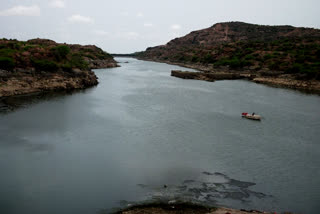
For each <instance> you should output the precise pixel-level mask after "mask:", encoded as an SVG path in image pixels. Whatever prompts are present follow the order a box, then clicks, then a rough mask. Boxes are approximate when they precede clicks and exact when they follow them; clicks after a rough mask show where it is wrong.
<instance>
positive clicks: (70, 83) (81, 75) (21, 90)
mask: <svg viewBox="0 0 320 214" xmlns="http://www.w3.org/2000/svg"><path fill="white" fill-rule="evenodd" d="M0 84H1V85H0V97H8V96H14V95H21V94H30V93H37V92H48V91H71V90H75V89H84V88H88V87H91V86H95V85H97V84H98V79H97V77H96V75H95V74H94V73H93V72H92V71H80V70H74V71H73V72H69V73H65V72H55V73H46V72H43V73H37V74H33V73H30V72H28V71H20V72H16V73H12V72H8V71H4V70H0Z"/></svg>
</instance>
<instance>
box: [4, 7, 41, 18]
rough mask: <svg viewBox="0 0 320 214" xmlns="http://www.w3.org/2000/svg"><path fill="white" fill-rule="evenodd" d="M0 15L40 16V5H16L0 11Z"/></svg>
mask: <svg viewBox="0 0 320 214" xmlns="http://www.w3.org/2000/svg"><path fill="white" fill-rule="evenodd" d="M0 16H40V7H39V6H38V5H32V6H22V5H18V6H14V7H12V8H9V9H7V10H3V11H0Z"/></svg>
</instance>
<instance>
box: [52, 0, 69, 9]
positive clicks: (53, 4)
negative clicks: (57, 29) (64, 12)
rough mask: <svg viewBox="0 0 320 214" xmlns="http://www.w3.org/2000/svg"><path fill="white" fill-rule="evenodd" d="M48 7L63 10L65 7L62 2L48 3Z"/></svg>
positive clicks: (58, 0) (56, 0)
mask: <svg viewBox="0 0 320 214" xmlns="http://www.w3.org/2000/svg"><path fill="white" fill-rule="evenodd" d="M49 5H50V7H53V8H65V7H66V4H65V3H64V1H62V0H55V1H51V2H50V3H49Z"/></svg>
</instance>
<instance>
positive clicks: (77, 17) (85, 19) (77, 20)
mask: <svg viewBox="0 0 320 214" xmlns="http://www.w3.org/2000/svg"><path fill="white" fill-rule="evenodd" d="M68 21H69V22H72V23H86V24H90V23H94V20H93V18H91V17H88V16H81V15H79V14H76V15H72V16H70V17H69V18H68Z"/></svg>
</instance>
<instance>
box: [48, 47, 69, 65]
mask: <svg viewBox="0 0 320 214" xmlns="http://www.w3.org/2000/svg"><path fill="white" fill-rule="evenodd" d="M51 52H52V54H53V55H54V57H55V58H56V59H57V60H58V61H61V60H62V59H65V58H66V57H67V55H68V54H69V53H70V47H69V46H67V45H59V46H57V47H54V48H51Z"/></svg>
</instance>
